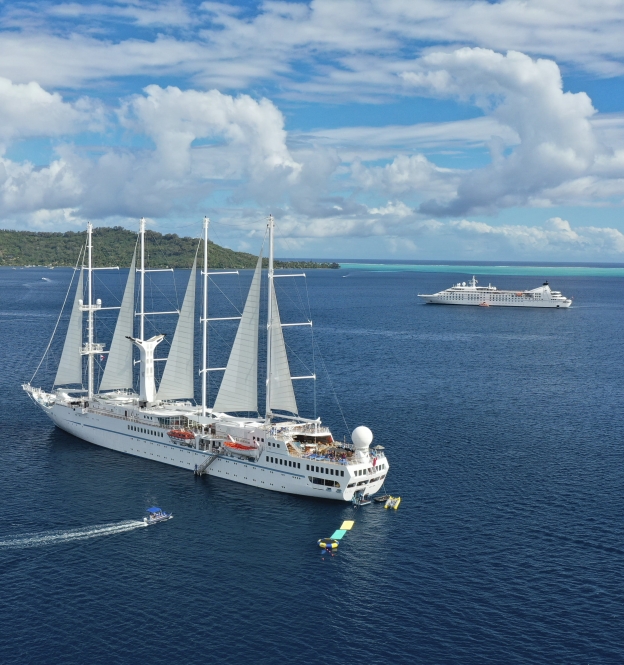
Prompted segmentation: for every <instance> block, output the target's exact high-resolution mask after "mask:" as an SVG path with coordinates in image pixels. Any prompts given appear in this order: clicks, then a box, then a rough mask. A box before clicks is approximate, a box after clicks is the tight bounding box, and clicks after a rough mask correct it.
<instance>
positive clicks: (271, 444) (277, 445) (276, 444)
mask: <svg viewBox="0 0 624 665" xmlns="http://www.w3.org/2000/svg"><path fill="white" fill-rule="evenodd" d="M262 440H263V441H264V439H262ZM267 443H268V444H269V445H270V446H273V448H279V447H280V444H279V443H273V442H272V441H267Z"/></svg>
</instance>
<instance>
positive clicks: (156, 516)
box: [143, 506, 173, 526]
mask: <svg viewBox="0 0 624 665" xmlns="http://www.w3.org/2000/svg"><path fill="white" fill-rule="evenodd" d="M171 519H173V515H172V514H171V513H166V512H165V511H164V510H163V509H162V508H158V507H157V506H153V507H152V508H148V509H147V517H144V518H143V521H144V522H145V524H147V525H148V526H149V525H150V524H158V522H166V521H167V520H171Z"/></svg>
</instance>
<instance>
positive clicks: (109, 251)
mask: <svg viewBox="0 0 624 665" xmlns="http://www.w3.org/2000/svg"><path fill="white" fill-rule="evenodd" d="M136 240H137V234H136V233H134V232H133V231H128V230H127V229H124V228H122V227H121V226H114V227H112V228H109V227H97V228H94V229H93V266H94V267H104V266H120V267H125V266H129V265H130V261H131V260H132V252H133V251H134V247H135V245H136ZM85 241H86V231H80V232H75V231H66V232H65V233H53V232H43V231H41V232H39V231H11V230H2V229H0V266H55V267H56V266H74V265H75V264H76V260H77V258H78V253H79V252H80V249H81V247H82V246H83V245H84V244H85ZM197 244H198V239H197V238H181V237H180V236H178V235H177V234H175V233H165V234H162V233H157V232H155V231H147V232H146V233H145V250H146V251H145V254H146V263H147V265H148V266H149V267H150V268H190V267H191V266H192V265H193V259H194V257H195V251H196V250H197ZM208 260H209V264H210V267H211V268H239V269H244V268H255V266H256V262H257V260H258V257H256V256H254V255H253V254H248V253H246V252H235V251H234V250H232V249H227V248H226V247H221V246H220V245H217V244H215V243H213V242H209V249H208ZM264 264H265V267H266V264H267V259H264ZM274 264H275V268H340V265H339V264H338V263H319V262H316V261H281V260H275V262H274Z"/></svg>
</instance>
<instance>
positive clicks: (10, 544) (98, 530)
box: [0, 520, 147, 549]
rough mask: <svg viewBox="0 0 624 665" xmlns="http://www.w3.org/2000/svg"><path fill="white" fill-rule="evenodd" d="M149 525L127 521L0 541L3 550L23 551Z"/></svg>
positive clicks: (25, 534) (13, 537) (33, 534)
mask: <svg viewBox="0 0 624 665" xmlns="http://www.w3.org/2000/svg"><path fill="white" fill-rule="evenodd" d="M145 526H147V524H145V522H142V521H139V520H126V521H125V522H113V523H111V524H98V525H95V526H88V527H82V528H79V529H67V530H60V529H57V530H54V531H42V532H40V533H23V534H21V535H18V536H8V537H5V539H4V540H0V548H2V549H21V548H24V547H41V546H42V545H56V544H58V543H70V542H73V541H76V540H90V539H91V538H99V537H100V536H112V535H114V534H117V533H126V532H127V531H133V530H134V529H140V528H141V527H145Z"/></svg>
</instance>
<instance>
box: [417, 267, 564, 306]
mask: <svg viewBox="0 0 624 665" xmlns="http://www.w3.org/2000/svg"><path fill="white" fill-rule="evenodd" d="M477 284H478V282H477V280H476V279H475V277H474V275H473V277H472V279H471V280H470V281H469V282H468V284H466V282H458V283H457V284H455V285H453V286H451V288H450V289H446V290H445V291H439V292H438V293H433V294H431V295H426V294H424V293H419V294H418V297H419V298H422V299H423V300H425V301H426V302H428V303H432V304H436V305H481V307H491V306H496V307H570V305H571V304H572V300H571V299H570V298H566V297H565V296H562V295H561V292H560V291H553V290H552V289H551V288H550V286H549V284H548V282H544V283H543V284H542V286H538V287H537V288H536V289H531V290H530V291H504V290H499V289H497V288H496V287H495V286H492V285H491V284H489V285H488V286H477Z"/></svg>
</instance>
